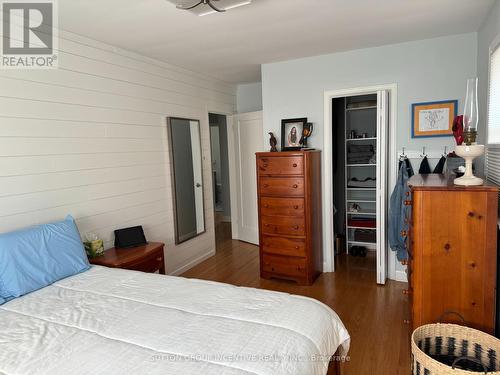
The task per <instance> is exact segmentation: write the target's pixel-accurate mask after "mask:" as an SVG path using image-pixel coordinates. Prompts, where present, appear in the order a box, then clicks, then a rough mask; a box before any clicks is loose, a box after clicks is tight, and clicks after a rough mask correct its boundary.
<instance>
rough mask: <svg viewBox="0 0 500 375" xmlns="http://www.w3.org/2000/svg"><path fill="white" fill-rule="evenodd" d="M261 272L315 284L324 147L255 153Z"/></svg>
mask: <svg viewBox="0 0 500 375" xmlns="http://www.w3.org/2000/svg"><path fill="white" fill-rule="evenodd" d="M257 192H258V205H259V240H260V275H261V277H263V278H266V279H268V278H271V277H276V278H283V279H290V280H294V281H296V282H297V283H299V284H301V285H311V284H312V283H313V282H314V280H315V279H316V277H317V276H318V275H319V274H320V273H321V272H322V269H323V256H322V253H323V245H322V244H323V233H322V205H321V152H320V151H296V152H262V153H257Z"/></svg>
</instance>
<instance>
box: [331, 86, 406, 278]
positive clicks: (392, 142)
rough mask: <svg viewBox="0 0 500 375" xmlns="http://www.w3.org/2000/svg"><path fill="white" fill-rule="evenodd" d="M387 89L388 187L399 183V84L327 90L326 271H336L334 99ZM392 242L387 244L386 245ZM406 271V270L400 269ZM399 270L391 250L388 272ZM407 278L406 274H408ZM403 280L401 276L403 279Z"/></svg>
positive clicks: (397, 274)
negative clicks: (333, 155) (397, 175)
mask: <svg viewBox="0 0 500 375" xmlns="http://www.w3.org/2000/svg"><path fill="white" fill-rule="evenodd" d="M383 90H386V91H388V92H389V93H390V103H389V106H390V121H389V137H388V139H389V149H388V152H389V160H388V163H389V166H390V167H389V187H390V186H394V184H395V183H396V173H397V160H396V127H397V116H398V86H397V84H394V83H393V84H382V85H376V86H365V87H354V88H345V89H338V90H327V91H325V92H324V116H325V117H324V129H323V131H324V144H323V153H324V158H323V160H324V163H323V202H324V205H323V207H324V210H323V228H324V236H323V237H324V238H323V239H324V245H323V246H324V249H323V254H324V257H325V259H324V267H323V271H324V272H334V271H335V261H334V238H333V235H334V234H333V231H331V230H328V228H332V227H333V176H332V173H331V171H332V141H333V139H332V129H331V126H330V125H329V124H331V118H332V99H334V98H341V97H344V96H354V95H366V94H376V93H377V92H378V91H383ZM388 248H389V245H388V244H387V249H388ZM400 272H403V273H404V271H400ZM400 272H398V273H396V256H395V254H394V253H393V252H392V251H388V276H389V278H390V279H393V280H396V279H398V278H400V279H401V278H402V275H400V274H399V273H400ZM405 279H406V277H405ZM401 281H402V280H401Z"/></svg>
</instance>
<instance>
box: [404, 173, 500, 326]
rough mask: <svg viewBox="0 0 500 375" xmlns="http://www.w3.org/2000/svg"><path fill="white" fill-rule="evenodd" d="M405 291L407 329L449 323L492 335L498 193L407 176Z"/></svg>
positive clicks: (438, 178)
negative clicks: (408, 309) (408, 212)
mask: <svg viewBox="0 0 500 375" xmlns="http://www.w3.org/2000/svg"><path fill="white" fill-rule="evenodd" d="M409 185H410V187H411V196H408V199H407V201H406V202H405V204H408V205H410V204H411V205H412V222H411V225H410V234H409V235H410V241H409V245H410V246H409V253H410V257H409V262H408V272H409V278H408V279H409V289H408V290H405V291H404V293H405V294H408V296H409V298H410V307H411V323H412V326H413V328H416V327H418V326H421V325H423V324H428V323H435V322H438V321H439V320H441V321H443V322H453V323H458V324H461V319H460V318H459V317H458V316H457V315H456V314H455V313H458V314H460V315H461V316H462V317H463V319H464V320H465V324H466V325H467V326H470V327H473V328H477V329H480V330H482V331H485V332H488V333H493V332H494V327H495V296H496V290H495V289H496V264H497V212H498V211H497V207H498V189H497V188H496V187H493V186H489V185H485V186H476V187H459V186H455V185H453V177H448V176H443V175H437V174H430V175H427V176H422V175H417V176H413V177H412V178H411V179H410V181H409Z"/></svg>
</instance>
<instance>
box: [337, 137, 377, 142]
mask: <svg viewBox="0 0 500 375" xmlns="http://www.w3.org/2000/svg"><path fill="white" fill-rule="evenodd" d="M376 139H377V137H368V138H350V139H346V140H345V141H346V142H358V141H374V140H376Z"/></svg>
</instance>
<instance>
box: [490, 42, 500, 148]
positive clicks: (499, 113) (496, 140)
mask: <svg viewBox="0 0 500 375" xmlns="http://www.w3.org/2000/svg"><path fill="white" fill-rule="evenodd" d="M488 144H500V48H498V46H497V47H496V48H495V50H493V52H492V53H491V54H490V82H489V93H488Z"/></svg>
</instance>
